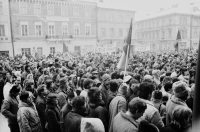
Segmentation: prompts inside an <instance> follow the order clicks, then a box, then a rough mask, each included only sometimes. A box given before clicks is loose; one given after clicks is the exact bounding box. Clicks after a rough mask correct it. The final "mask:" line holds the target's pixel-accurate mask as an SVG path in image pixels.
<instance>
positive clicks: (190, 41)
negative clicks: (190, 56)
mask: <svg viewBox="0 0 200 132" xmlns="http://www.w3.org/2000/svg"><path fill="white" fill-rule="evenodd" d="M196 8H197V7H196ZM190 9H192V10H190V11H188V10H184V11H180V9H179V8H178V5H177V6H172V8H170V9H166V10H165V9H161V10H160V11H159V12H157V13H155V14H153V15H149V16H147V17H146V18H145V19H143V20H140V21H137V22H135V28H136V31H135V36H136V44H137V43H140V44H150V49H151V51H174V50H175V48H174V45H175V43H176V37H177V32H178V30H179V31H180V33H181V41H180V42H179V50H186V49H187V50H188V49H189V50H196V49H197V48H198V47H197V46H198V45H197V44H198V40H199V33H200V15H199V13H198V12H199V11H198V12H193V11H194V10H193V9H194V7H193V8H190Z"/></svg>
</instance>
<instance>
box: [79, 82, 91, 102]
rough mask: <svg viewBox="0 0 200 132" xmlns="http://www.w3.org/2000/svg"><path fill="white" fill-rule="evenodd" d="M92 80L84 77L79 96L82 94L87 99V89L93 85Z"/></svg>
mask: <svg viewBox="0 0 200 132" xmlns="http://www.w3.org/2000/svg"><path fill="white" fill-rule="evenodd" d="M94 83H95V82H94V81H93V80H92V79H89V78H86V79H85V80H84V81H83V90H82V91H81V93H80V96H83V97H85V98H86V99H87V94H88V90H89V89H90V88H91V87H92V86H93V85H94Z"/></svg>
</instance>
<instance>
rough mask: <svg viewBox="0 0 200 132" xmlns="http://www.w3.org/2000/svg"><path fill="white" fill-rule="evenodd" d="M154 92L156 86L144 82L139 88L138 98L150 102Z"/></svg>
mask: <svg viewBox="0 0 200 132" xmlns="http://www.w3.org/2000/svg"><path fill="white" fill-rule="evenodd" d="M153 90H154V85H153V84H152V83H148V82H143V83H141V84H140V86H139V89H138V96H139V97H140V98H142V99H146V100H148V99H149V96H150V95H151V94H152V92H153Z"/></svg>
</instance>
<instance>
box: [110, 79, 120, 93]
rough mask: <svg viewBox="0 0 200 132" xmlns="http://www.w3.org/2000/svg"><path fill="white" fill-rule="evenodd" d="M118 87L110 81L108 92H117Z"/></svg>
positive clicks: (113, 81)
mask: <svg viewBox="0 0 200 132" xmlns="http://www.w3.org/2000/svg"><path fill="white" fill-rule="evenodd" d="M118 88H119V86H118V84H117V82H116V81H115V80H111V81H110V91H112V92H116V91H117V90H118Z"/></svg>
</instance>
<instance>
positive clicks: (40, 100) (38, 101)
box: [35, 84, 49, 132]
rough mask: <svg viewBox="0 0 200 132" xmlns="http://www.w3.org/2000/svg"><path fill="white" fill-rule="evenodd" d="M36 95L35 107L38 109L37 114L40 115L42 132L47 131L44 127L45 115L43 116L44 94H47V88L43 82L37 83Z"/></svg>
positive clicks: (44, 106) (44, 107)
mask: <svg viewBox="0 0 200 132" xmlns="http://www.w3.org/2000/svg"><path fill="white" fill-rule="evenodd" d="M37 93H38V96H37V98H36V103H35V105H36V109H37V111H38V115H39V117H40V121H41V125H42V128H43V132H47V129H46V128H45V124H46V116H45V109H46V96H47V95H48V93H49V92H48V90H47V88H46V85H45V84H42V85H39V87H38V88H37Z"/></svg>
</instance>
